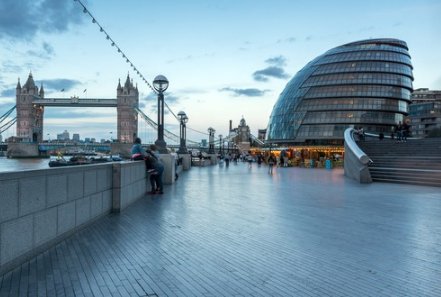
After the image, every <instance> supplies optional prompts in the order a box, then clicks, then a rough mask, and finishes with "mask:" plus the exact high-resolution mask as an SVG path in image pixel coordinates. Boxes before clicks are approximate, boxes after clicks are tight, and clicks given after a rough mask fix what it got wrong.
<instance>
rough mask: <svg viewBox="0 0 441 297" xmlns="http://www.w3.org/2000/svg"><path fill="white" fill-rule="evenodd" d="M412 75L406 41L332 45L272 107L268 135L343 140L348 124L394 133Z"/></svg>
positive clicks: (285, 139) (282, 139)
mask: <svg viewBox="0 0 441 297" xmlns="http://www.w3.org/2000/svg"><path fill="white" fill-rule="evenodd" d="M412 81H413V75H412V64H411V60H410V55H409V53H408V47H407V44H406V43H405V42H404V41H401V40H397V39H369V40H362V41H357V42H352V43H348V44H345V45H342V46H339V47H336V48H333V49H331V50H329V51H327V52H325V53H324V54H323V55H321V56H318V57H317V58H315V59H314V60H312V61H311V62H309V63H308V64H307V65H306V66H305V67H303V69H301V70H300V71H299V72H298V73H297V74H296V75H295V76H294V77H293V78H292V79H291V80H290V81H289V82H288V84H287V85H286V87H285V89H284V90H283V92H282V93H281V94H280V96H279V99H278V100H277V102H276V104H275V105H274V107H273V110H272V113H271V116H270V119H269V123H268V128H267V134H266V139H267V141H268V142H271V143H283V144H295V143H298V144H300V143H303V144H312V145H328V144H337V145H338V144H342V143H343V133H344V130H345V129H346V128H348V127H363V129H364V130H365V131H366V132H372V133H380V132H382V133H385V134H389V133H391V130H392V127H393V126H394V125H395V124H397V123H398V122H399V121H403V119H404V117H405V116H406V115H407V113H408V105H409V103H410V96H411V92H412Z"/></svg>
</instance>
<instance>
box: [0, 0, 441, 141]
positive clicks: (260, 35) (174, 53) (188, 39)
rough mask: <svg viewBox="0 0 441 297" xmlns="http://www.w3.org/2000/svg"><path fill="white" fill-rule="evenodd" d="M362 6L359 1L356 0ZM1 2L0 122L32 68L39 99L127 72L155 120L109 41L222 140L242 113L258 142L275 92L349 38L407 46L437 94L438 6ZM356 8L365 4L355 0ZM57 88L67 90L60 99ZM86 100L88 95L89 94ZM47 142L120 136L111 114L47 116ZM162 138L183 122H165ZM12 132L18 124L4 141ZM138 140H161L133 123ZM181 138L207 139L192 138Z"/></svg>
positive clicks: (151, 104) (149, 100)
mask: <svg viewBox="0 0 441 297" xmlns="http://www.w3.org/2000/svg"><path fill="white" fill-rule="evenodd" d="M362 2H363V3H362ZM83 3H84V4H85V5H86V6H87V8H88V9H89V11H90V12H91V13H92V15H94V16H95V18H96V21H98V23H99V24H100V25H101V26H102V28H103V29H104V30H105V31H104V32H100V29H99V27H98V26H97V23H93V22H92V19H91V18H90V16H89V15H88V14H86V13H83V9H82V7H81V6H80V5H79V4H78V2H75V1H73V0H32V1H30V0H19V1H17V0H1V1H0V15H1V18H0V57H1V59H0V116H1V115H3V114H4V113H5V112H6V111H7V110H8V109H9V108H11V107H12V106H14V105H15V86H16V84H17V79H18V78H20V80H21V82H22V84H24V82H25V81H26V79H27V77H28V75H29V72H30V71H32V74H33V77H34V79H35V81H36V82H37V84H38V85H40V84H41V83H42V84H43V85H44V88H45V92H46V93H45V96H46V97H65V98H69V97H70V96H80V97H82V98H86V97H88V98H96V97H100V98H116V87H117V85H118V79H121V80H122V81H123V82H124V81H125V79H126V76H127V74H128V73H129V75H130V77H132V78H133V81H134V83H135V84H136V83H137V84H138V88H139V90H140V105H141V107H142V109H143V110H144V111H145V113H146V114H147V115H149V116H150V117H151V118H153V119H156V112H155V110H156V98H155V96H154V95H153V94H152V93H151V92H150V89H149V88H148V86H147V85H146V84H145V83H144V82H143V80H142V79H141V78H140V77H139V76H138V75H137V74H136V73H135V72H134V71H133V69H132V67H130V65H129V64H128V63H127V62H126V60H125V59H123V58H122V56H121V54H119V53H118V52H117V49H116V47H112V46H111V42H110V41H109V40H107V39H106V36H105V34H104V33H105V32H107V33H108V34H109V35H110V37H111V38H112V39H113V40H114V41H115V42H116V45H118V46H119V47H120V49H121V50H122V51H123V52H124V53H125V54H126V55H127V57H128V58H129V59H130V61H132V62H133V64H134V66H135V67H136V68H137V69H138V70H139V71H140V73H141V74H142V76H143V77H144V78H146V79H147V81H148V82H150V83H151V82H152V80H153V78H154V77H155V76H156V75H158V74H163V75H165V76H166V77H167V78H168V79H169V81H170V87H169V89H168V90H167V92H166V96H165V100H166V102H167V103H168V104H169V106H170V108H171V109H172V110H173V112H174V113H178V112H179V111H180V110H183V111H185V112H186V113H187V115H188V117H189V122H188V126H189V128H192V129H196V130H199V131H203V132H206V131H207V128H208V127H210V126H211V127H213V128H214V129H216V134H219V133H221V134H224V135H225V134H226V133H227V131H228V124H229V120H233V126H234V127H236V126H237V125H238V124H239V121H240V119H241V118H242V116H243V117H244V118H245V120H246V122H247V124H248V125H249V126H250V128H251V131H252V133H253V134H255V135H257V130H258V129H262V128H266V126H267V123H268V119H269V116H270V113H271V110H272V107H273V105H274V103H275V102H276V101H277V98H278V95H279V94H280V93H281V92H282V90H283V88H284V87H285V85H286V83H287V82H288V81H289V80H290V79H291V78H292V77H293V75H295V73H296V72H297V71H299V70H300V69H301V68H302V67H303V66H305V65H306V64H307V63H308V62H309V61H310V60H312V59H313V58H315V57H316V56H318V55H321V54H322V53H324V52H325V51H327V50H329V49H331V48H333V47H336V46H339V45H342V44H345V43H349V42H352V41H356V40H361V39H368V38H383V37H386V38H398V39H402V40H404V41H406V42H407V43H408V46H409V48H410V54H411V56H412V63H413V66H414V76H415V81H414V88H421V87H428V88H431V89H441V54H440V49H441V38H440V37H441V33H440V32H441V21H440V17H439V16H440V14H441V2H440V1H439V0H426V1H425V0H420V1H414V0H412V1H408V0H391V1H378V0H372V1H353V0H351V1H338V0H336V1H314V0H310V1H292V0H272V1H264V0H216V1H208V0H205V1H203V0H186V1H182V0H170V1H151V0H128V1H120V0H97V1H90V0H89V1H83ZM360 3H362V4H360ZM62 89H64V90H65V91H64V92H60V91H61V90H62ZM86 89H87V91H86V92H84V90H86ZM44 121H45V127H44V129H45V131H44V134H45V138H47V137H51V138H55V137H56V134H57V133H61V132H62V131H63V130H65V129H67V130H68V131H69V132H70V133H71V134H72V133H80V135H81V138H84V137H95V138H97V139H101V138H106V139H107V138H110V137H115V135H116V110H115V109H112V108H107V109H106V108H104V109H96V108H95V109H88V110H76V109H72V108H46V109H45V118H44ZM165 121H166V126H167V128H168V129H169V130H171V131H173V132H175V133H176V134H178V133H179V129H178V126H177V125H178V122H177V121H176V120H175V119H174V118H173V117H172V116H171V115H170V114H169V115H167V116H166V119H165ZM12 135H15V128H14V129H9V130H8V131H7V132H5V133H4V135H3V136H4V137H9V136H12ZM139 135H140V136H141V137H142V138H143V141H144V140H145V141H154V140H155V139H156V132H155V131H153V130H152V129H151V128H150V127H148V126H147V125H146V124H145V123H144V121H142V120H140V123H139ZM188 138H190V139H193V140H196V141H199V140H200V139H202V138H207V137H206V136H204V135H202V134H199V133H195V132H193V131H191V130H190V131H188Z"/></svg>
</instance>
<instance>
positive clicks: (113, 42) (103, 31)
mask: <svg viewBox="0 0 441 297" xmlns="http://www.w3.org/2000/svg"><path fill="white" fill-rule="evenodd" d="M74 2H78V3H79V4H80V5H81V6H82V7H83V12H84V13H86V14H88V15H89V16H90V17H91V18H92V23H94V24H96V25H97V26H98V28H99V30H100V32H101V33H104V34H105V35H106V40H109V41H110V42H111V46H112V47H114V46H116V48H117V51H118V53H121V54H122V58H123V59H125V60H126V62H127V63H129V64H130V67H132V69H133V71H135V72H136V74H137V75H138V76H139V77H140V78H141V80H142V81H143V82H144V83H145V84H147V86H148V87H149V88H150V89H151V90H152V91H153V93H155V94H157V91H156V90H155V89H154V88H153V87H152V85H151V84H150V83H149V82H148V81H147V79H146V78H145V77H144V76H143V75H142V73H141V72H139V70H138V69H137V68H136V67H135V65H134V64H133V62H132V61H130V59H129V58H128V57H127V55H126V54H125V53H124V52H123V51H122V50H121V48H120V47H119V46H118V45H117V44H116V42H115V41H114V40H113V39H112V38H111V37H110V35H109V34H108V33H107V32H106V30H104V28H103V27H102V26H101V25H100V24H99V22H98V21H97V20H96V18H95V17H94V16H93V15H92V14H91V13H90V11H89V10H88V9H87V8H86V6H85V5H84V4H83V2H81V0H74ZM164 103H165V102H164ZM165 106H166V107H167V109H168V110H169V111H170V113H171V114H172V115H173V116H174V117H175V119H176V120H177V121H178V122H179V118H178V117H177V116H176V114H175V113H174V112H173V111H172V110H171V108H170V107H169V106H168V104H167V103H165ZM189 129H190V128H189ZM190 130H192V129H190ZM196 132H199V131H196ZM200 133H201V132H200ZM203 134H206V133H203ZM206 135H207V134H206Z"/></svg>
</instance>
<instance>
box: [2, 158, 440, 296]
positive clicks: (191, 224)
mask: <svg viewBox="0 0 441 297" xmlns="http://www.w3.org/2000/svg"><path fill="white" fill-rule="evenodd" d="M440 213H441V194H440V192H439V188H432V187H421V186H412V185H398V184H386V183H373V184H368V185H366V184H358V183H356V182H354V181H352V180H349V179H345V178H344V176H343V172H342V170H341V169H334V170H332V171H329V170H325V169H304V168H277V169H275V172H274V174H273V175H269V174H268V173H267V168H266V167H260V168H258V167H257V166H256V165H255V164H253V166H252V168H251V169H248V166H247V165H246V164H242V163H239V164H238V165H233V164H232V165H230V167H229V168H226V167H219V166H213V167H205V168H192V169H191V170H190V171H188V172H184V173H182V174H181V176H180V177H179V179H178V181H177V182H176V183H175V184H173V185H171V186H168V187H166V189H165V194H164V195H155V196H147V195H146V196H145V197H144V198H142V199H140V200H139V201H138V202H136V203H135V204H133V205H132V206H131V207H129V208H128V209H126V210H125V211H123V212H122V213H121V214H112V215H108V216H106V217H104V218H102V219H100V220H98V221H97V222H96V223H94V224H92V225H91V226H90V227H88V228H86V229H83V230H82V231H80V232H79V233H77V234H76V235H74V236H72V237H70V238H68V239H67V240H65V241H64V242H62V243H60V244H58V245H57V246H55V247H53V248H51V249H50V250H48V251H47V252H45V253H44V254H41V255H39V256H38V257H36V258H34V259H32V260H31V261H29V262H27V263H25V264H23V265H22V266H21V267H19V268H17V269H16V270H14V271H13V272H10V273H8V274H6V275H4V276H3V277H0V296H28V295H29V296H37V295H38V296H441V282H440V280H441V216H440Z"/></svg>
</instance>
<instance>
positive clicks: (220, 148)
mask: <svg viewBox="0 0 441 297" xmlns="http://www.w3.org/2000/svg"><path fill="white" fill-rule="evenodd" d="M219 154H220V155H222V134H219Z"/></svg>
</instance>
